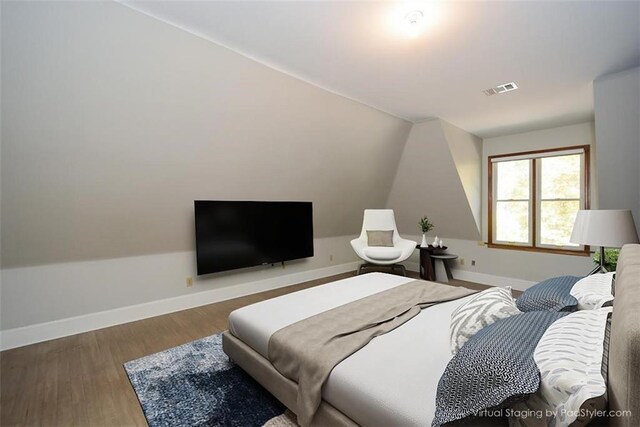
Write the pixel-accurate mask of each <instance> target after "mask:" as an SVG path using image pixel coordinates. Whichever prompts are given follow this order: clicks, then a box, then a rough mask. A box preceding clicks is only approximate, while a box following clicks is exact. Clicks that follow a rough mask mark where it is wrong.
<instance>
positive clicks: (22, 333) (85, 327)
mask: <svg viewBox="0 0 640 427" xmlns="http://www.w3.org/2000/svg"><path fill="white" fill-rule="evenodd" d="M359 264H360V262H349V263H346V264H340V265H335V266H330V267H324V268H318V269H315V270H309V271H304V272H299V273H293V274H288V275H282V276H278V277H273V278H270V279H264V280H258V281H253V282H248V283H243V284H239V285H233V286H227V287H224V288H219V289H212V290H209V291H203V292H197V293H193V294H189V295H182V296H179V297H174V298H167V299H163V300H158V301H152V302H148V303H144V304H137V305H131V306H127V307H121V308H116V309H113V310H107V311H101V312H97V313H90V314H85V315H82V316H76V317H69V318H66V319H60V320H55V321H52V322H45V323H39V324H36V325H29V326H24V327H20V328H14V329H8V330H4V331H0V350H8V349H11V348H16V347H22V346H25V345H29V344H34V343H38V342H42V341H48V340H52V339H56V338H62V337H66V336H69V335H75V334H79V333H82V332H89V331H93V330H96V329H102V328H106V327H109V326H114V325H119V324H122V323H128V322H133V321H136V320H141V319H146V318H149V317H155V316H160V315H162V314H167V313H173V312H176V311H180V310H186V309H189V308H193V307H198V306H202V305H206V304H212V303H215V302H219V301H225V300H228V299H232V298H238V297H242V296H245V295H249V294H254V293H257V292H263V291H268V290H271V289H277V288H282V287H285V286H291V285H295V284H297V283H302V282H306V281H309V280H314V279H320V278H322V277H328V276H333V275H336V274H340V273H346V272H348V271H354V270H355V269H356V268H357V266H358V265H359Z"/></svg>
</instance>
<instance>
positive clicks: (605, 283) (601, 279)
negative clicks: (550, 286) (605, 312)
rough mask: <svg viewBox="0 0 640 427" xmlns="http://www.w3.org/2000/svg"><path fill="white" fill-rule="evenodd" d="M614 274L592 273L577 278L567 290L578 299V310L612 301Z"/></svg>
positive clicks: (588, 308) (600, 305) (594, 307)
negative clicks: (569, 289)
mask: <svg viewBox="0 0 640 427" xmlns="http://www.w3.org/2000/svg"><path fill="white" fill-rule="evenodd" d="M614 274H615V273H603V274H593V275H591V276H587V277H585V278H583V279H580V280H578V281H577V282H576V284H575V285H573V288H571V291H569V293H570V294H571V295H573V297H574V298H575V299H577V300H578V310H594V309H596V308H601V307H603V306H604V305H605V304H606V303H608V302H610V301H613V294H612V293H611V285H612V283H613V276H614Z"/></svg>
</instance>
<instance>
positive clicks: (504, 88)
mask: <svg viewBox="0 0 640 427" xmlns="http://www.w3.org/2000/svg"><path fill="white" fill-rule="evenodd" d="M516 89H518V85H517V84H516V83H515V82H510V83H503V84H501V85H498V86H496V87H492V88H490V89H485V90H483V91H482V92H483V93H484V94H485V95H487V96H491V95H499V94H501V93H506V92H511V91H512V90H516Z"/></svg>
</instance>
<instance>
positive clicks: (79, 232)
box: [1, 2, 411, 267]
mask: <svg viewBox="0 0 640 427" xmlns="http://www.w3.org/2000/svg"><path fill="white" fill-rule="evenodd" d="M2 80H3V81H2V91H3V93H2V112H1V113H2V119H3V123H2V167H1V170H2V179H1V185H2V215H1V218H2V262H3V266H4V267H12V266H22V265H35V264H47V263H55V262H65V261H78V260H87V259H97V258H113V257H126V256H132V255H141V254H149V253H162V252H173V251H181V250H192V249H193V248H194V241H193V240H194V230H193V201H194V200H195V199H212V200H215V199H236V200H310V201H312V202H313V203H314V215H315V218H314V225H315V230H314V231H315V236H316V237H327V236H338V235H348V234H354V235H355V234H357V233H358V232H359V230H360V227H361V220H362V211H363V210H364V209H365V208H370V207H383V206H384V204H385V201H386V197H387V194H388V192H389V190H390V188H391V184H392V181H393V177H394V175H395V171H396V168H397V164H398V161H399V159H400V155H401V153H402V149H403V146H404V143H405V140H406V136H407V134H408V132H409V129H410V126H411V125H410V123H408V122H406V121H404V120H401V119H398V118H396V117H393V116H390V115H388V114H385V113H382V112H380V111H377V110H375V109H372V108H369V107H366V106H363V105H362V104H358V103H356V102H354V101H351V100H348V99H345V98H343V97H340V96H337V95H334V94H331V93H329V92H327V91H325V90H322V89H319V88H317V87H315V86H312V85H310V84H307V83H304V82H302V81H300V80H298V79H295V78H293V77H290V76H288V75H285V74H283V73H280V72H278V71H275V70H273V69H271V68H268V67H266V66H264V65H261V64H259V63H256V62H255V61H252V60H250V59H247V58H246V57H244V56H242V55H240V54H238V53H235V52H232V51H229V50H228V49H225V48H223V47H220V46H218V45H216V44H214V43H211V42H209V41H207V40H203V39H201V38H199V37H195V36H193V35H192V34H189V33H187V32H185V31H183V30H180V29H178V28H175V27H172V26H170V25H167V24H166V23H163V22H160V21H158V20H157V19H154V18H151V17H149V16H146V15H144V14H141V13H139V12H136V11H133V10H131V9H129V8H126V7H123V6H122V5H120V4H117V3H113V2H4V3H3V4H2Z"/></svg>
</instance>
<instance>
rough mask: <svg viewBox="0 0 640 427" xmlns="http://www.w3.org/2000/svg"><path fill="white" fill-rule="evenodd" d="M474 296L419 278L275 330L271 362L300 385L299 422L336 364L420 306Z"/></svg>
mask: <svg viewBox="0 0 640 427" xmlns="http://www.w3.org/2000/svg"><path fill="white" fill-rule="evenodd" d="M345 286H348V285H345ZM475 292H476V291H473V290H471V289H467V288H461V287H454V286H447V285H439V284H437V283H433V282H426V281H422V280H415V281H412V282H409V283H407V284H405V285H401V286H397V287H395V288H392V289H389V290H387V291H383V292H379V293H377V294H374V295H370V296H368V297H365V298H362V299H359V300H357V301H353V302H351V303H349V304H345V305H343V306H340V307H336V308H334V309H332V310H329V311H326V312H324V313H320V314H318V315H315V316H312V317H309V318H307V319H304V320H301V321H299V322H296V323H294V324H292V325H289V326H287V327H284V328H282V329H280V330H278V331H276V332H275V333H274V334H273V335H272V336H271V338H270V339H269V349H268V354H269V361H270V362H271V363H272V364H273V366H274V367H275V368H276V369H277V370H278V372H280V373H281V374H282V375H283V376H285V377H287V378H289V379H290V380H292V381H295V382H297V383H298V399H297V411H298V412H297V414H296V415H297V416H298V423H300V425H302V426H308V425H310V424H311V422H312V420H313V416H314V414H315V412H316V410H317V409H318V407H319V406H320V403H321V400H322V386H323V384H324V383H325V381H326V380H327V378H328V377H329V374H330V373H331V370H332V369H333V368H334V367H335V366H336V365H337V364H338V363H340V362H341V361H343V360H344V359H346V358H347V357H349V356H350V355H351V354H353V353H355V352H356V351H358V350H359V349H361V348H362V347H364V346H365V345H367V343H369V341H371V340H372V339H373V338H375V337H376V336H379V335H382V334H385V333H387V332H389V331H392V330H393V329H395V328H397V327H398V326H400V325H402V324H403V323H405V322H406V321H408V320H409V319H411V318H412V317H414V316H415V315H417V314H418V313H420V310H421V309H422V308H425V307H428V306H430V305H434V304H437V303H442V302H447V301H452V300H455V299H459V298H462V297H465V296H467V295H470V294H473V293H475Z"/></svg>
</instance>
